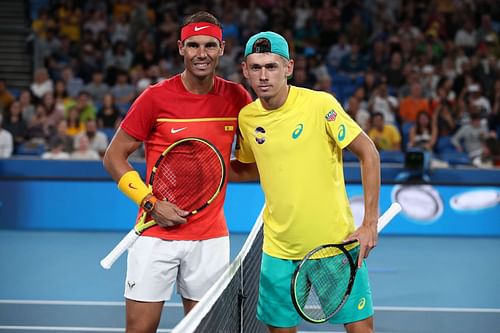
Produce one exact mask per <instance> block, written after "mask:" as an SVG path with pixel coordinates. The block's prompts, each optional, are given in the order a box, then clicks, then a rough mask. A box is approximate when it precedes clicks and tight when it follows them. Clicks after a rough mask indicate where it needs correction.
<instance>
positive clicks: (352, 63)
mask: <svg viewBox="0 0 500 333" xmlns="http://www.w3.org/2000/svg"><path fill="white" fill-rule="evenodd" d="M360 48H361V46H360V44H359V43H358V42H352V43H351V52H349V53H348V54H347V55H345V56H344V57H342V59H341V60H340V66H339V71H340V72H341V73H343V74H345V75H348V76H350V77H351V78H353V79H354V78H356V77H358V76H360V75H362V74H363V72H364V71H365V70H366V61H365V59H364V57H363V55H362V54H361V49H360Z"/></svg>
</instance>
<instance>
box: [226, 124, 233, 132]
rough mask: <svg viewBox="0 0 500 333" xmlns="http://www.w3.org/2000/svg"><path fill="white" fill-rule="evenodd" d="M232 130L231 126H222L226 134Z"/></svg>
mask: <svg viewBox="0 0 500 333" xmlns="http://www.w3.org/2000/svg"><path fill="white" fill-rule="evenodd" d="M233 130H234V126H232V125H225V126H224V131H226V132H231V131H233Z"/></svg>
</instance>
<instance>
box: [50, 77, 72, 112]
mask: <svg viewBox="0 0 500 333" xmlns="http://www.w3.org/2000/svg"><path fill="white" fill-rule="evenodd" d="M54 100H55V105H56V106H55V107H56V109H58V110H62V111H63V113H64V112H65V110H66V107H67V106H68V105H69V104H71V103H73V104H74V103H75V99H73V98H71V97H69V96H68V92H67V91H66V85H65V84H64V82H63V81H62V80H57V81H56V83H55V87H54Z"/></svg>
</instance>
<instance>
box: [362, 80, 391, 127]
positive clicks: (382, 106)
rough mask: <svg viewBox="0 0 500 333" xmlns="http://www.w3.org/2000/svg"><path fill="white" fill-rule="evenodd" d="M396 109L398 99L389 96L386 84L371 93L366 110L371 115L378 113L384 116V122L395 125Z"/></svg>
mask: <svg viewBox="0 0 500 333" xmlns="http://www.w3.org/2000/svg"><path fill="white" fill-rule="evenodd" d="M397 109H398V99H397V98H396V97H394V96H390V95H389V93H388V90H387V84H385V83H381V84H380V85H379V86H378V88H377V89H376V90H375V91H374V92H373V95H372V97H371V98H370V100H369V101H368V110H369V111H370V112H371V113H372V114H373V113H376V112H380V113H382V114H383V115H384V121H385V122H386V123H388V124H393V125H394V124H396V112H397Z"/></svg>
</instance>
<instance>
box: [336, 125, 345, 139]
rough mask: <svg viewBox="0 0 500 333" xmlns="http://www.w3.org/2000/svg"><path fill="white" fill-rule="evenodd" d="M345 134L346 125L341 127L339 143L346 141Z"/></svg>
mask: <svg viewBox="0 0 500 333" xmlns="http://www.w3.org/2000/svg"><path fill="white" fill-rule="evenodd" d="M345 132H346V129H345V125H340V127H339V134H338V135H337V138H338V139H339V141H343V140H344V139H345Z"/></svg>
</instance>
